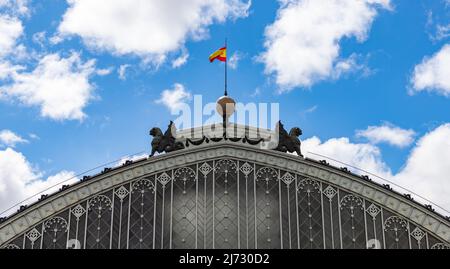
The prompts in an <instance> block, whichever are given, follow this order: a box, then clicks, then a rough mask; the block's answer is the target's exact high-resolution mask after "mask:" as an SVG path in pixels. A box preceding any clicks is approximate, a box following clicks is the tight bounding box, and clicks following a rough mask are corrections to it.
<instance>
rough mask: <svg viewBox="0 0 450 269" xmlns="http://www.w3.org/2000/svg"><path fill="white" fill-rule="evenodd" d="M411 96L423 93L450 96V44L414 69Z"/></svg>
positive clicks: (426, 58)
mask: <svg viewBox="0 0 450 269" xmlns="http://www.w3.org/2000/svg"><path fill="white" fill-rule="evenodd" d="M411 84H412V88H411V90H410V93H411V94H414V93H416V92H421V91H428V92H436V93H438V94H441V95H444V96H447V97H448V96H450V44H446V45H444V47H442V49H441V50H440V51H439V52H437V53H436V54H434V55H433V56H431V57H425V58H424V59H423V61H422V63H420V64H419V65H417V66H416V67H415V68H414V73H413V75H412V78H411Z"/></svg>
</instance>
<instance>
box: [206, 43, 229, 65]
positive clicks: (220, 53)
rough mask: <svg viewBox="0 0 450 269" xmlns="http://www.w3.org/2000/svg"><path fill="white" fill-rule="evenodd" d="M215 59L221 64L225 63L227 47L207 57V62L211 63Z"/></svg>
mask: <svg viewBox="0 0 450 269" xmlns="http://www.w3.org/2000/svg"><path fill="white" fill-rule="evenodd" d="M216 59H217V60H219V61H221V62H226V61H227V47H223V48H221V49H219V50H218V51H216V52H214V53H213V54H211V55H210V56H209V62H211V63H212V62H214V60H216Z"/></svg>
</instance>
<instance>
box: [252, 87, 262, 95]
mask: <svg viewBox="0 0 450 269" xmlns="http://www.w3.org/2000/svg"><path fill="white" fill-rule="evenodd" d="M259 95H261V89H260V88H259V87H256V88H255V90H254V91H253V92H252V94H250V97H256V96H259Z"/></svg>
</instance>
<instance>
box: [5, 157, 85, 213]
mask: <svg viewBox="0 0 450 269" xmlns="http://www.w3.org/2000/svg"><path fill="white" fill-rule="evenodd" d="M74 176H75V174H74V173H73V172H68V171H62V172H60V173H58V174H55V175H52V176H49V177H47V178H45V177H44V175H43V173H42V172H41V171H39V170H38V169H36V168H34V167H33V165H32V164H30V163H29V162H28V161H27V159H26V158H25V156H24V155H23V154H22V153H20V152H17V151H15V150H13V149H11V148H7V149H6V150H0V205H1V208H0V210H1V211H3V210H6V209H7V208H8V207H10V206H13V205H14V204H15V203H18V202H20V201H22V200H24V199H26V198H29V197H30V196H32V195H35V194H36V193H38V192H41V191H43V190H45V189H47V188H49V187H51V186H53V185H56V184H58V183H59V182H62V181H64V180H67V179H69V178H72V177H74ZM76 181H77V179H72V180H71V181H69V182H66V183H64V184H72V183H75V182H76ZM59 187H60V186H59V185H58V186H57V187H54V188H52V189H50V190H48V191H46V192H45V193H47V194H50V193H52V192H55V191H57V190H58V189H59ZM37 198H39V197H35V198H33V199H31V200H29V201H27V202H26V203H25V204H30V203H32V202H34V201H36V200H37ZM11 213H13V211H9V212H7V213H6V214H5V215H9V214H11Z"/></svg>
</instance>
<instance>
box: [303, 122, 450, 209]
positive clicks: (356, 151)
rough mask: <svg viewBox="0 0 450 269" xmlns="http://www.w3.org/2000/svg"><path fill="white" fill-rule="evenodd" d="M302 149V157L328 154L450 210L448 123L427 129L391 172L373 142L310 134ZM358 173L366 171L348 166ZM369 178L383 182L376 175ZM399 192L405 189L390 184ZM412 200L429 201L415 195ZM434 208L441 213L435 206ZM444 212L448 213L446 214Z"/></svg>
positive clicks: (334, 163) (449, 125) (336, 164)
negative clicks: (327, 137) (398, 166)
mask: <svg viewBox="0 0 450 269" xmlns="http://www.w3.org/2000/svg"><path fill="white" fill-rule="evenodd" d="M302 151H303V153H304V155H305V156H307V157H310V158H313V159H324V158H322V157H320V156H317V155H314V154H312V153H316V154H320V155H324V156H327V157H331V158H333V159H335V160H338V161H340V162H343V163H346V164H348V165H351V166H355V167H358V168H360V169H363V170H365V171H368V172H370V173H373V174H375V175H378V176H380V177H382V178H385V179H389V180H390V181H392V182H394V183H396V184H397V185H400V186H402V187H403V188H406V189H409V190H410V191H412V192H415V193H417V194H419V195H421V196H423V197H425V198H427V199H429V200H431V201H433V202H434V203H437V204H438V205H441V206H443V207H444V208H445V209H447V210H450V200H449V199H448V197H450V178H449V177H448V175H449V174H450V165H448V160H449V159H450V123H447V124H443V125H441V126H439V127H438V128H436V129H434V130H432V131H430V132H429V133H427V134H425V135H424V136H422V137H421V139H419V141H418V142H417V144H416V145H415V147H414V148H413V149H412V151H411V154H410V155H409V157H408V159H407V161H406V163H405V165H404V166H402V168H401V169H400V171H399V172H398V173H396V174H394V173H392V172H391V169H390V168H389V166H388V165H387V164H386V163H385V162H384V161H383V158H382V155H381V151H380V149H379V148H378V147H377V146H375V145H370V144H358V143H352V142H351V141H350V140H349V139H348V138H346V137H343V138H332V139H330V140H327V141H325V142H321V141H320V139H319V138H317V137H312V138H309V139H306V140H305V141H303V142H302ZM329 162H330V163H331V164H332V165H335V166H337V167H342V166H345V165H343V164H341V163H339V162H334V161H332V160H329ZM350 170H352V171H353V172H356V173H358V174H366V173H365V172H362V171H358V170H355V169H352V168H350ZM372 179H373V180H375V181H378V182H380V183H383V184H386V182H384V181H381V180H380V179H378V178H374V177H372ZM392 187H394V189H396V190H398V191H400V192H403V193H405V192H407V191H405V190H403V189H399V188H398V187H395V186H392ZM414 198H415V199H416V200H418V201H421V202H423V203H429V202H427V201H425V200H422V199H421V198H419V197H417V196H415V197H414ZM435 209H436V211H439V212H441V213H444V212H443V211H442V210H440V209H438V208H436V207H435ZM446 214H448V213H446Z"/></svg>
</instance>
